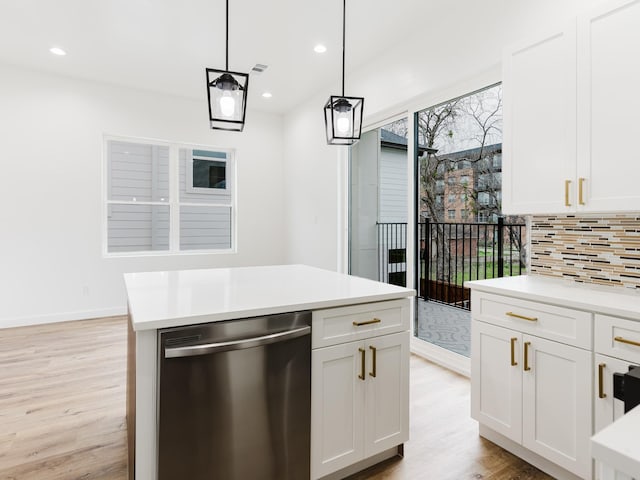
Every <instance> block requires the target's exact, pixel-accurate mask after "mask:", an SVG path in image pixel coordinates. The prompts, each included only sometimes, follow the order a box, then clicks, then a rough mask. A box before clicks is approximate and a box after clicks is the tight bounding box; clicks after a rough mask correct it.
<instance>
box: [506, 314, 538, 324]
mask: <svg viewBox="0 0 640 480" xmlns="http://www.w3.org/2000/svg"><path fill="white" fill-rule="evenodd" d="M505 315H507V316H508V317H513V318H520V319H522V320H528V321H530V322H537V321H538V317H525V316H524V315H518V314H517V313H513V312H507V313H506V314H505Z"/></svg>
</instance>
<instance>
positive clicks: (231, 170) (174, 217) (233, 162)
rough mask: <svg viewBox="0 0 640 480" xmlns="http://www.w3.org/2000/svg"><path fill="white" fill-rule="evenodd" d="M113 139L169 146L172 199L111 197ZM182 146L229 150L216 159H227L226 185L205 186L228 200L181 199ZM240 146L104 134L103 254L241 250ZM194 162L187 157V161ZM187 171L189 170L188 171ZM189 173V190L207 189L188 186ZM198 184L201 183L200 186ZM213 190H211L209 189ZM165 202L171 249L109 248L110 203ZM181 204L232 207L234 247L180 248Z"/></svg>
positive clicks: (152, 203)
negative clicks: (224, 155)
mask: <svg viewBox="0 0 640 480" xmlns="http://www.w3.org/2000/svg"><path fill="white" fill-rule="evenodd" d="M110 142H127V143H137V144H140V145H153V146H158V147H168V148H169V198H168V201H164V202H158V201H124V200H110V199H109V198H108V196H109V144H110ZM180 149H188V150H209V151H214V152H221V153H225V154H226V158H225V159H222V158H220V159H215V161H224V162H225V163H226V167H225V168H226V172H225V180H226V181H225V188H224V189H222V188H212V189H201V190H207V192H206V193H217V194H221V193H223V194H227V195H229V202H228V203H215V202H211V203H204V202H203V203H190V202H189V201H188V200H181V199H180V160H179V152H180ZM237 157H238V155H237V150H236V149H234V148H227V147H219V146H214V145H203V144H198V143H185V142H176V141H167V140H158V139H150V138H141V137H128V136H121V135H110V134H104V135H103V138H102V169H101V172H102V178H101V183H102V196H101V203H102V235H101V236H102V256H103V258H118V257H156V256H176V255H187V256H192V255H202V254H207V255H211V254H213V255H220V254H234V253H237V245H238V199H237V194H236V191H237V189H236V187H235V185H236V182H237V176H238V169H237ZM189 164H192V162H190V161H189V159H188V158H187V161H186V162H185V165H189ZM185 173H186V172H185ZM187 185H188V183H187V176H186V175H185V191H186V192H187V193H205V192H193V191H189V190H188V188H187ZM196 188H197V187H196ZM209 190H211V192H208V191H209ZM127 204H133V205H151V206H154V205H161V206H168V207H169V249H168V250H138V251H130V252H110V251H109V218H108V215H109V206H110V205H127ZM181 206H199V207H225V208H229V209H230V222H231V225H230V236H231V238H230V242H229V243H230V248H209V249H190V250H181V249H180V207H181Z"/></svg>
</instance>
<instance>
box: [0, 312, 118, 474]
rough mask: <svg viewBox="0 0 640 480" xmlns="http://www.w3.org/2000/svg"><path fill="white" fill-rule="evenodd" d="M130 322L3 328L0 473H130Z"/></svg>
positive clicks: (110, 320) (0, 343)
mask: <svg viewBox="0 0 640 480" xmlns="http://www.w3.org/2000/svg"><path fill="white" fill-rule="evenodd" d="M126 328H127V325H126V318H125V317H113V318H106V319H98V320H86V321H80V322H67V323H58V324H52V325H44V326H34V327H23V328H12V329H4V330H0V480H14V479H15V480H67V479H69V480H71V479H83V480H90V479H104V480H116V479H118V480H122V479H125V478H126V475H127V473H126V472H127V470H126V468H127V457H126V453H127V444H126V424H125V373H126V370H125V369H126Z"/></svg>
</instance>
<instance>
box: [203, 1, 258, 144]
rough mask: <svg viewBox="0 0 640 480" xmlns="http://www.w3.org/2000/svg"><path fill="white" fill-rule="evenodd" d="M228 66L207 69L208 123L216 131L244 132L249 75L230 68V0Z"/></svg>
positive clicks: (227, 47) (227, 24) (227, 29)
mask: <svg viewBox="0 0 640 480" xmlns="http://www.w3.org/2000/svg"><path fill="white" fill-rule="evenodd" d="M226 17H227V23H226V67H225V70H216V69H214V68H207V69H206V70H207V98H208V100H209V122H210V125H211V128H213V129H216V130H232V131H235V132H241V131H242V129H243V128H244V117H245V113H246V110H247V94H248V93H249V74H248V73H238V72H230V71H229V0H226Z"/></svg>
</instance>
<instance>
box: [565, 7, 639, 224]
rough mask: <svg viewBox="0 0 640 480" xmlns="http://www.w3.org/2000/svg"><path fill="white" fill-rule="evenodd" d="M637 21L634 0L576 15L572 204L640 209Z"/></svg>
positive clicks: (597, 208) (594, 208)
mask: <svg viewBox="0 0 640 480" xmlns="http://www.w3.org/2000/svg"><path fill="white" fill-rule="evenodd" d="M639 25H640V0H631V1H630V0H615V1H609V2H605V3H603V4H602V5H601V6H599V7H597V8H596V9H594V10H592V11H591V12H589V13H587V14H586V15H584V16H582V17H580V18H579V19H578V48H577V52H578V62H577V64H578V75H577V78H578V109H577V113H578V115H577V119H578V130H577V131H578V142H577V145H578V164H577V166H578V175H577V177H578V182H579V184H578V187H580V184H582V190H583V192H582V200H583V201H582V203H583V205H580V204H579V208H578V210H583V211H586V212H589V211H591V212H597V211H599V212H602V211H625V210H626V211H633V210H639V209H640V188H638V179H639V178H640V151H639V150H638V148H637V143H638V136H639V135H640V127H639V124H638V111H640V89H639V88H638V85H640V62H638V59H639V58H640V28H638V26H639ZM578 193H580V192H578Z"/></svg>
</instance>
